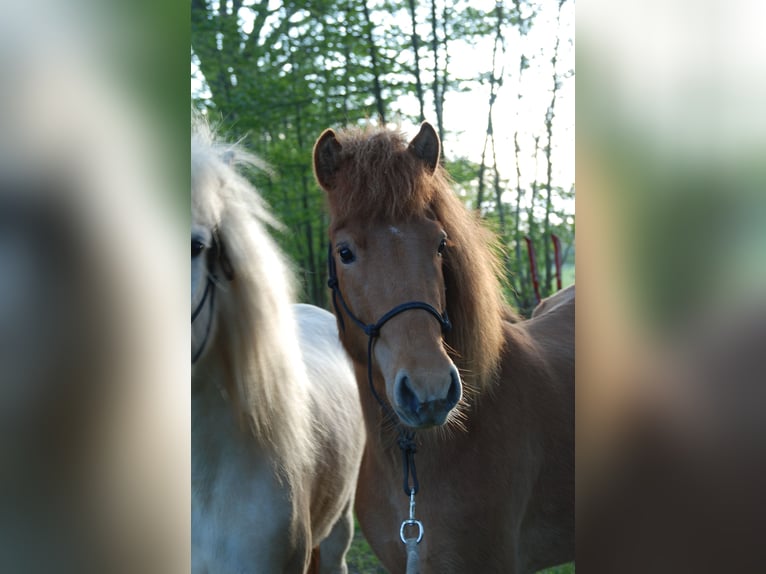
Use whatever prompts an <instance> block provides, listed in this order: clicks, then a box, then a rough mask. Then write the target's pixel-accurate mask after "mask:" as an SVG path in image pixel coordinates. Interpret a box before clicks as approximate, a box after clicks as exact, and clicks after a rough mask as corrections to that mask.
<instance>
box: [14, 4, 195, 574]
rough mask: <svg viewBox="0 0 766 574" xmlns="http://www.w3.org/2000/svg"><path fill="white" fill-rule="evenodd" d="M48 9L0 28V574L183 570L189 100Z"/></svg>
mask: <svg viewBox="0 0 766 574" xmlns="http://www.w3.org/2000/svg"><path fill="white" fill-rule="evenodd" d="M60 4H61V3H58V4H56V3H50V4H46V3H42V2H31V3H27V4H22V5H21V6H19V5H18V4H14V5H13V6H7V5H3V7H2V12H3V18H2V20H0V77H2V85H3V90H2V96H1V98H2V99H0V571H2V572H60V573H67V572H173V571H178V572H181V571H188V569H189V526H188V524H189V499H190V497H189V430H188V429H189V392H188V377H189V368H188V366H187V365H188V364H189V362H188V360H189V359H188V353H189V351H188V348H189V347H188V340H189V332H188V329H189V328H188V300H187V298H188V271H187V267H186V262H187V261H188V233H187V227H188V225H187V218H188V215H187V214H188V210H189V208H188V189H189V187H188V182H187V181H188V173H189V167H188V161H189V152H188V125H189V122H188V118H189V115H188V99H183V100H182V99H180V98H178V99H177V102H179V103H178V104H177V105H178V106H179V107H180V112H181V116H180V117H181V118H182V120H183V123H182V124H178V123H177V122H176V123H174V119H173V117H172V114H171V115H165V110H166V109H167V108H166V107H165V104H164V103H163V99H164V98H165V97H166V96H167V95H169V93H170V92H171V91H172V85H171V84H172V82H170V81H168V75H167V73H166V72H165V76H163V82H164V83H161V82H156V81H155V80H153V79H152V78H151V70H152V68H151V66H144V64H146V62H147V57H148V56H149V55H150V53H149V52H142V50H144V51H146V50H149V51H151V50H153V49H154V48H156V47H157V44H156V43H155V44H152V43H151V41H147V40H145V39H144V36H145V35H147V34H148V36H149V37H151V38H153V37H154V36H153V35H152V24H147V23H145V22H143V21H142V18H143V16H145V14H140V13H138V12H137V11H136V10H135V9H132V8H131V9H128V8H127V7H126V6H122V5H110V4H107V3H93V4H90V3H65V4H66V5H65V6H62V5H60ZM184 13H186V17H185V19H183V18H181V19H178V20H177V23H178V24H180V25H181V26H183V24H184V22H187V24H186V29H187V35H188V7H187V8H185V10H184V12H182V14H184ZM136 18H138V20H136ZM162 20H163V12H162V9H159V10H154V11H153V22H155V23H156V22H161V21H162ZM137 21H138V22H140V23H141V27H140V30H139V28H134V27H132V26H131V23H135V22H137ZM182 29H183V28H182ZM157 37H159V36H157ZM169 54H172V49H166V50H165V51H164V56H157V58H158V59H157V62H158V63H160V64H163V63H164V64H167V63H168V61H170V60H171V57H170V56H169ZM180 54H181V55H182V56H183V57H182V58H181V60H180V61H181V62H185V61H186V58H188V43H182V44H181V51H180ZM179 69H182V68H179ZM183 69H184V70H185V68H183ZM136 86H140V89H136ZM181 87H182V88H183V91H182V92H181V94H182V96H186V94H187V93H188V76H187V77H186V80H185V81H184V82H183V84H182V86H181ZM155 92H156V93H161V94H162V97H160V98H159V99H157V98H153V96H152V93H155ZM157 118H164V119H163V121H162V122H159V121H157ZM178 125H182V126H183V130H184V131H183V132H181V133H180V134H179V133H178V132H177V131H174V130H177V126H178ZM179 136H180V140H181V143H180V144H179V141H178V139H179ZM174 137H175V139H174ZM179 174H180V175H179Z"/></svg>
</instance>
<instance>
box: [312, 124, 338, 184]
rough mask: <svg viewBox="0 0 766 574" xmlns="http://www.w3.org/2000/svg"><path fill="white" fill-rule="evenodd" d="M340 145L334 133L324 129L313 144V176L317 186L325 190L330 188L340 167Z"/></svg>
mask: <svg viewBox="0 0 766 574" xmlns="http://www.w3.org/2000/svg"><path fill="white" fill-rule="evenodd" d="M341 149H342V147H341V145H340V143H338V139H337V138H336V137H335V132H334V131H332V130H331V129H326V130H325V131H324V132H322V135H321V136H319V139H318V140H317V143H315V144H314V175H315V176H316V178H317V181H318V182H319V185H320V186H321V187H322V188H323V189H324V190H325V191H327V190H329V189H331V188H332V186H333V183H334V181H335V174H336V173H337V172H338V167H339V166H340V152H341Z"/></svg>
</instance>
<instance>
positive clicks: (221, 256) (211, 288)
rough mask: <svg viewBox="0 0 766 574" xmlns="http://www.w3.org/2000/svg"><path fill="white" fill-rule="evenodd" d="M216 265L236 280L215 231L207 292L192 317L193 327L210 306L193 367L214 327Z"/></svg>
mask: <svg viewBox="0 0 766 574" xmlns="http://www.w3.org/2000/svg"><path fill="white" fill-rule="evenodd" d="M216 264H219V265H220V267H221V270H222V271H223V275H224V277H226V279H228V280H229V281H232V280H233V279H234V270H233V269H232V267H231V262H230V261H229V258H228V256H227V255H226V251H225V250H224V248H223V244H221V242H220V240H219V238H218V233H217V232H216V231H214V232H213V243H212V245H211V246H210V250H209V251H208V254H207V267H208V269H209V270H211V271H209V272H208V276H207V281H206V282H205V292H204V293H203V294H202V299H200V302H199V303H197V306H196V307H195V308H194V311H192V315H191V322H192V325H194V321H196V320H197V317H199V315H200V313H202V309H203V308H204V307H205V303H207V304H208V318H207V327H205V337H204V338H203V339H202V343H201V344H200V346H199V348H198V349H197V350H196V351H195V352H194V353H193V354H192V365H193V364H194V363H196V362H197V360H198V359H199V358H200V357H201V356H202V352H203V351H204V350H205V347H206V346H207V340H208V338H209V337H210V330H211V328H212V325H213V309H214V306H215V286H216V281H217V280H218V276H217V275H216V273H215V268H216Z"/></svg>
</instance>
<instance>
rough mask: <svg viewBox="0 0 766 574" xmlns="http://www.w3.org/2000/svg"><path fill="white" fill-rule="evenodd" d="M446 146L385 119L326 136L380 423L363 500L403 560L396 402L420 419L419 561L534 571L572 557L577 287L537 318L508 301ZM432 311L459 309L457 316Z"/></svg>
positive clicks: (351, 341)
mask: <svg viewBox="0 0 766 574" xmlns="http://www.w3.org/2000/svg"><path fill="white" fill-rule="evenodd" d="M439 145H440V144H439V142H438V138H437V137H436V134H435V132H433V128H431V127H430V126H428V125H427V124H424V126H423V128H421V133H420V134H419V135H418V136H417V137H416V138H415V139H414V140H413V141H412V142H410V144H409V145H406V144H405V142H404V141H403V140H402V139H401V136H399V135H398V134H395V133H393V132H389V131H387V130H370V131H367V132H365V131H362V130H350V131H348V132H341V133H340V134H337V135H336V134H335V133H334V132H332V131H330V130H328V131H327V132H325V134H323V135H322V136H321V137H320V139H319V140H318V142H317V145H316V146H315V152H314V154H315V155H314V167H315V173H316V175H317V179H318V181H319V183H320V185H321V186H322V187H323V188H324V189H325V191H326V192H327V195H328V200H329V206H330V213H331V216H332V221H331V227H330V237H331V253H330V257H331V258H333V259H332V260H331V269H334V268H336V267H337V287H336V291H335V297H336V299H339V300H340V304H337V305H336V314H337V316H338V323H339V326H340V327H341V340H342V342H343V344H344V347H345V348H346V350H347V352H348V353H349V355H350V357H351V358H352V360H353V362H354V368H355V373H356V378H357V383H358V385H359V386H360V390H361V399H362V407H363V411H364V416H365V423H366V428H367V436H368V442H367V445H366V447H365V453H364V458H363V461H362V467H361V471H360V476H359V485H358V488H357V498H356V511H357V515H358V518H359V522H360V524H361V526H362V530H363V532H364V534H365V537H366V538H367V540H368V541H369V542H370V545H371V546H372V548H373V550H374V551H375V553H376V554H377V555H378V557H379V558H380V559H381V561H382V562H383V564H384V565H385V567H386V568H387V569H388V570H389V571H391V572H394V573H397V572H404V570H405V560H406V558H405V547H404V544H403V543H402V541H401V540H400V538H399V527H400V525H401V523H402V520H403V519H405V518H407V511H408V500H407V498H406V496H405V493H404V492H403V475H402V460H401V454H400V450H399V447H398V445H397V433H396V428H395V426H394V425H393V424H392V420H393V417H392V416H391V415H389V414H387V413H389V412H391V413H395V415H396V419H397V420H396V425H398V426H402V425H404V427H405V428H407V427H409V428H417V429H419V430H418V434H417V436H416V445H417V455H416V457H415V460H416V464H417V475H418V478H419V484H420V490H419V492H418V493H417V497H416V500H417V506H416V518H417V519H418V520H420V521H421V522H422V523H423V525H424V529H425V534H424V538H423V540H422V542H421V544H420V546H419V549H420V567H421V572H422V573H423V574H426V573H450V572H455V573H462V572H503V573H508V572H513V573H524V572H533V571H535V570H538V569H540V568H544V567H546V566H551V565H555V564H559V563H562V562H566V561H568V560H572V559H573V558H574V289H573V288H571V289H569V290H567V291H565V292H563V293H561V294H557V295H556V296H555V298H554V299H555V300H552V301H547V302H544V304H542V305H541V307H540V309H538V310H537V312H536V314H535V315H534V316H533V317H532V318H531V319H530V320H528V321H522V320H520V319H519V318H518V317H516V316H515V315H514V314H513V312H512V311H511V310H510V309H508V308H507V307H506V306H505V304H504V302H503V301H502V295H501V291H500V286H499V282H498V279H497V271H498V268H497V266H496V263H497V260H496V258H495V256H494V255H493V252H492V250H491V248H490V247H489V244H490V243H491V239H489V236H488V234H487V233H486V232H485V231H484V230H483V229H482V228H481V227H480V226H479V225H478V224H477V223H476V222H475V220H474V219H473V217H472V216H471V215H470V214H469V213H467V211H466V210H465V208H464V207H463V206H462V205H461V204H460V202H459V200H457V199H456V198H455V196H454V195H453V194H452V192H451V190H450V189H449V186H448V185H447V183H448V182H447V180H446V177H445V175H444V174H443V173H442V168H441V167H439V166H438V155H439ZM365 200H366V201H365ZM412 301H415V302H418V306H415V307H410V308H409V309H408V310H406V311H404V312H399V313H398V314H397V315H396V316H394V317H392V318H390V319H389V320H387V322H386V323H385V324H383V325H382V326H380V328H378V329H365V330H363V329H362V328H360V326H361V324H366V325H368V326H369V325H371V324H376V323H377V322H378V321H379V318H380V317H386V316H387V315H388V314H389V312H390V311H391V310H392V309H397V306H400V305H402V304H404V303H408V302H412ZM419 303H423V304H426V305H428V306H429V307H430V308H432V309H435V312H431V311H429V312H428V313H426V312H424V310H423V307H422V306H420V305H419ZM434 313H436V314H434ZM429 315H433V316H434V317H437V318H438V317H440V316H441V317H447V316H449V318H450V320H451V325H452V329H451V331H448V332H444V331H445V330H444V329H441V330H440V328H439V321H435V320H434V318H433V317H430V316H429ZM354 317H356V319H354ZM357 320H358V322H357ZM370 333H373V334H372V335H370ZM370 337H373V340H372V341H371V340H370ZM368 344H370V347H369V349H370V350H369V351H367V349H368V346H367V345H368ZM368 361H372V366H371V374H372V380H371V381H370V380H368ZM455 368H457V370H458V372H459V373H460V380H459V381H458V382H457V386H458V388H457V390H455V388H454V387H455V380H454V377H453V376H452V373H454V372H455ZM369 385H372V387H373V388H374V389H375V392H376V393H377V395H378V396H380V397H384V398H382V399H381V401H382V402H383V403H384V406H383V408H381V406H380V405H379V404H378V402H377V401H376V399H375V397H374V396H373V394H372V393H371V392H370V390H369ZM456 396H457V397H458V398H459V401H458V402H457V405H456V406H454V403H453V402H452V400H450V398H451V397H456ZM453 406H454V408H453ZM445 420H446V423H445V425H444V426H438V425H441V423H442V422H444V421H445Z"/></svg>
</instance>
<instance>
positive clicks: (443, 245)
mask: <svg viewBox="0 0 766 574" xmlns="http://www.w3.org/2000/svg"><path fill="white" fill-rule="evenodd" d="M446 248H447V239H446V238H445V237H442V240H441V242H439V249H438V250H437V253H438V254H439V255H441V254H442V253H444V250H445V249H446Z"/></svg>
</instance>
